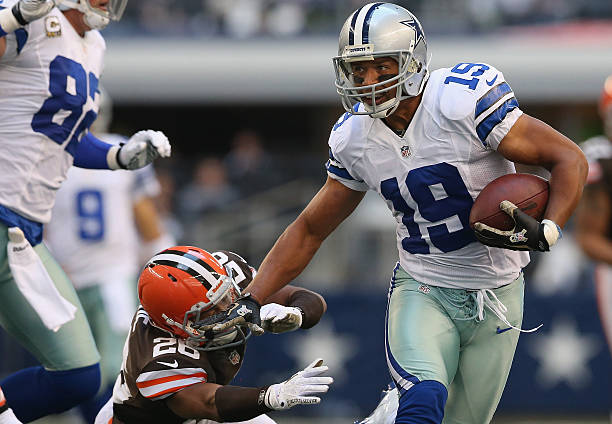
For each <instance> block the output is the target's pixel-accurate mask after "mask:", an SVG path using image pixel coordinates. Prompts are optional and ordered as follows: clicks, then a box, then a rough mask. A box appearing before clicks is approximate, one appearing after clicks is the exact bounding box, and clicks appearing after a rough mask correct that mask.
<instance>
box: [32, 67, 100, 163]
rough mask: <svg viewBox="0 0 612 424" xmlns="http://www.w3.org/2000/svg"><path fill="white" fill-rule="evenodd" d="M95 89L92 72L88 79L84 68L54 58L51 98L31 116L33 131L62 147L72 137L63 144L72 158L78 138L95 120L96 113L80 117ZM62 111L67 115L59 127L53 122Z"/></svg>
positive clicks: (95, 78)
mask: <svg viewBox="0 0 612 424" xmlns="http://www.w3.org/2000/svg"><path fill="white" fill-rule="evenodd" d="M88 86H89V87H88ZM97 90H98V78H97V77H96V76H95V75H94V74H93V73H91V72H90V73H89V78H88V75H87V73H86V72H85V69H83V65H81V64H80V63H78V62H75V61H74V60H72V59H69V58H67V57H64V56H57V57H56V58H55V59H53V61H51V64H50V65H49V92H50V93H51V97H49V98H48V99H47V100H45V102H44V103H43V104H42V106H41V108H40V110H39V111H38V112H36V114H34V117H33V118H32V123H31V126H32V129H33V130H34V131H36V132H39V133H42V134H44V135H46V136H47V137H49V138H50V139H51V140H53V141H55V142H56V143H57V144H63V143H64V142H65V141H66V140H67V139H68V137H70V134H72V137H71V138H70V141H69V142H68V143H67V144H66V151H67V152H68V153H70V154H71V155H74V150H75V149H76V147H77V143H78V142H79V140H80V136H81V135H82V134H83V132H84V131H85V130H86V129H88V128H89V126H90V125H91V124H92V122H93V121H94V120H95V119H96V115H97V114H96V113H95V112H94V111H93V110H90V111H88V112H87V113H86V114H85V116H83V105H84V104H85V103H86V102H87V97H88V96H89V97H91V98H92V99H93V98H94V96H95V93H96V91H97ZM61 110H66V111H68V112H70V114H69V115H68V116H66V118H65V119H64V120H63V122H62V123H61V124H58V123H56V122H53V118H54V116H55V115H56V114H57V113H58V112H59V111H61ZM81 117H82V119H81ZM77 124H78V126H77Z"/></svg>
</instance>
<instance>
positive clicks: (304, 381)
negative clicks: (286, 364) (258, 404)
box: [264, 359, 334, 410]
mask: <svg viewBox="0 0 612 424" xmlns="http://www.w3.org/2000/svg"><path fill="white" fill-rule="evenodd" d="M327 369H328V368H327V366H325V365H323V359H316V360H315V361H314V362H313V363H312V364H310V365H308V366H307V367H306V368H304V369H303V370H302V371H299V372H297V373H295V374H293V376H291V378H290V379H289V380H287V381H283V382H282V383H278V384H273V385H271V386H270V387H268V390H266V395H265V397H264V403H265V405H266V406H267V407H268V408H270V409H275V410H282V409H289V408H291V407H293V406H295V405H315V404H317V403H320V402H321V398H319V397H316V396H309V395H312V394H316V393H325V392H327V390H329V385H330V384H332V383H333V382H334V379H333V378H331V377H319V376H320V375H321V374H323V373H324V372H325V371H327Z"/></svg>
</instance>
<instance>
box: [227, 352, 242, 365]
mask: <svg viewBox="0 0 612 424" xmlns="http://www.w3.org/2000/svg"><path fill="white" fill-rule="evenodd" d="M227 359H229V361H230V362H231V364H232V365H238V362H240V354H239V353H238V352H236V351H235V350H232V353H230V354H229V356H228V357H227Z"/></svg>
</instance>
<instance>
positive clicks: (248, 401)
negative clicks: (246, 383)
mask: <svg viewBox="0 0 612 424" xmlns="http://www.w3.org/2000/svg"><path fill="white" fill-rule="evenodd" d="M266 390H267V387H239V386H221V387H219V388H218V389H217V391H216V392H215V405H216V406H217V412H218V413H219V418H221V421H223V422H236V421H246V420H250V419H251V418H255V417H257V416H259V415H261V414H265V413H266V412H270V411H271V409H270V408H268V407H267V406H266V405H265V403H264V395H265V394H266Z"/></svg>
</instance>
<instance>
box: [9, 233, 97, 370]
mask: <svg viewBox="0 0 612 424" xmlns="http://www.w3.org/2000/svg"><path fill="white" fill-rule="evenodd" d="M7 242H8V233H7V228H6V226H4V225H2V224H0V324H1V325H2V326H3V327H4V329H5V330H6V331H7V332H8V333H10V334H11V335H12V336H13V337H15V338H16V339H17V340H18V341H19V342H20V343H21V345H22V346H23V347H24V348H26V349H27V350H28V351H30V352H31V353H32V354H33V355H34V356H35V357H36V358H37V359H38V360H39V361H40V363H41V364H42V365H43V366H45V368H47V369H49V370H54V371H55V370H67V369H73V368H79V367H84V366H88V365H92V364H95V363H96V362H98V361H99V355H98V351H97V349H96V345H95V343H94V340H93V337H92V335H91V331H90V330H89V326H88V324H87V319H86V317H85V313H84V312H83V308H82V307H81V303H80V302H79V299H78V297H77V295H76V292H75V290H74V287H73V286H72V284H71V283H70V281H69V280H68V277H67V276H66V274H65V273H64V272H63V271H62V269H61V268H60V266H59V265H58V264H57V262H56V261H55V260H54V259H53V257H51V255H50V253H49V251H48V250H47V248H46V247H44V245H43V244H39V245H38V246H36V247H35V248H34V251H35V252H36V253H37V254H38V255H39V256H40V258H41V260H42V263H43V265H44V266H45V268H46V269H47V272H48V273H49V275H50V276H51V278H52V280H53V282H54V283H55V286H56V287H57V289H58V291H59V292H60V293H61V294H62V296H63V297H64V298H66V299H67V300H68V301H69V302H70V303H72V304H73V305H75V306H76V307H77V312H76V316H75V318H74V319H73V320H72V321H70V322H69V323H67V324H65V325H63V326H62V327H61V328H60V329H59V330H58V331H57V332H53V331H51V330H49V329H48V328H47V327H45V325H44V324H43V323H42V321H41V319H40V317H39V316H38V314H37V313H36V312H35V311H34V309H33V308H32V307H31V306H30V304H29V303H28V301H27V300H26V299H25V298H24V297H23V295H22V294H21V292H20V291H19V289H18V288H17V286H16V284H15V282H14V280H13V277H12V275H11V271H10V268H9V266H8V259H7V254H6V245H7Z"/></svg>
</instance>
